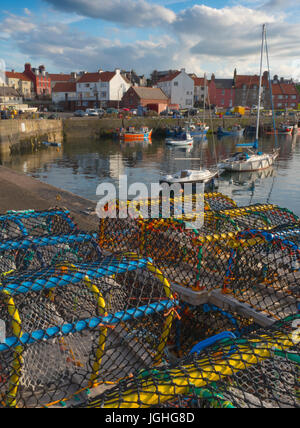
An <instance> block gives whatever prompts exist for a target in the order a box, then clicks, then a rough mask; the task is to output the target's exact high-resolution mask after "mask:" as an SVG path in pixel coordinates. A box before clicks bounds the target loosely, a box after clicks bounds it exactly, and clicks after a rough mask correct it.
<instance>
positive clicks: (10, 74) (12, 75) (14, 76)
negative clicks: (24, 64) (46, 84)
mask: <svg viewBox="0 0 300 428" xmlns="http://www.w3.org/2000/svg"><path fill="white" fill-rule="evenodd" d="M5 74H6V77H7V78H9V79H19V80H24V81H26V82H31V80H30V79H29V78H28V77H27V76H25V74H23V73H15V72H14V71H7V72H6V73H5Z"/></svg>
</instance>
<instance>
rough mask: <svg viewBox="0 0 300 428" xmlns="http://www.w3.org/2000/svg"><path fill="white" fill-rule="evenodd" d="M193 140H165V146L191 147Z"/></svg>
mask: <svg viewBox="0 0 300 428" xmlns="http://www.w3.org/2000/svg"><path fill="white" fill-rule="evenodd" d="M193 142H194V140H193V139H188V140H173V139H172V138H167V139H166V144H168V145H169V146H181V147H182V146H191V145H192V144H193Z"/></svg>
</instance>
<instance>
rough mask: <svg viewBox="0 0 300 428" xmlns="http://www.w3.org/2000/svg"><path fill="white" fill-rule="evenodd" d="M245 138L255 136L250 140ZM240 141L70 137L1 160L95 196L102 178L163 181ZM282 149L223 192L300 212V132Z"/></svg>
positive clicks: (269, 141)
mask: <svg viewBox="0 0 300 428" xmlns="http://www.w3.org/2000/svg"><path fill="white" fill-rule="evenodd" d="M245 140H246V141H251V137H249V139H245ZM238 142H241V141H240V140H239V139H237V138H236V137H228V136H226V137H222V138H220V139H218V138H217V137H214V138H212V137H211V136H209V137H208V138H207V139H204V140H199V141H195V142H194V144H193V146H192V147H188V148H186V147H181V148H180V147H176V148H174V147H168V146H167V145H166V144H165V142H164V140H153V141H152V144H149V143H144V142H138V143H125V144H124V143H120V142H119V141H114V140H104V141H98V142H96V141H89V140H85V141H78V140H76V141H74V142H68V143H67V144H65V145H64V146H63V147H62V148H61V149H59V150H58V149H56V148H47V149H43V150H41V151H38V152H34V153H29V154H22V155H15V156H13V157H10V156H5V157H4V158H2V164H3V165H5V166H8V167H10V168H12V169H15V170H18V171H22V172H25V173H26V174H30V175H32V176H34V177H36V178H38V179H40V180H41V181H44V182H46V183H49V184H52V185H54V186H57V187H62V188H64V189H65V190H68V191H71V192H73V193H75V194H78V195H80V196H83V197H85V198H87V199H90V200H93V201H96V200H97V196H96V188H97V186H98V185H99V184H100V183H101V182H103V181H104V182H105V181H106V182H111V183H114V184H116V185H117V184H118V177H119V175H123V174H125V175H127V176H128V185H130V184H132V183H134V182H142V183H145V184H146V185H147V186H148V188H149V189H150V184H151V183H158V182H159V179H160V178H161V175H166V174H172V173H175V172H176V171H178V170H181V169H185V168H187V169H198V168H200V166H201V165H202V166H203V167H211V166H214V165H215V164H216V163H217V162H218V161H220V160H222V159H225V158H228V157H229V155H231V154H232V153H235V152H237V151H238V150H243V149H242V148H239V149H237V148H236V144H237V143H238ZM278 144H279V145H280V148H281V152H280V156H279V159H278V162H277V163H276V164H275V165H274V167H273V168H271V169H270V170H265V171H260V172H258V173H243V174H241V173H232V174H224V175H222V177H221V178H220V180H219V183H218V185H219V191H221V192H223V193H225V194H227V195H228V196H230V197H233V198H234V199H235V200H236V201H237V203H238V204H239V205H246V204H249V203H265V202H270V203H275V204H278V205H280V206H284V207H287V208H289V209H291V210H293V211H294V212H295V213H296V214H298V215H300V192H299V179H300V137H299V136H298V137H297V136H291V135H282V136H279V137H278ZM274 146H275V138H274V136H267V137H266V138H262V139H261V140H260V150H263V151H271V150H272V149H273V148H274Z"/></svg>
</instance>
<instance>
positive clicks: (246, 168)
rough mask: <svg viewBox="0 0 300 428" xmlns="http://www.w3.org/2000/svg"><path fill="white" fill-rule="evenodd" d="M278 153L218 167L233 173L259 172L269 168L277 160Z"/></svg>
mask: <svg viewBox="0 0 300 428" xmlns="http://www.w3.org/2000/svg"><path fill="white" fill-rule="evenodd" d="M278 155H279V153H277V152H276V153H274V154H272V155H269V156H262V157H261V158H260V159H259V158H258V159H254V160H250V161H245V162H235V161H233V162H224V163H222V164H221V165H220V166H221V167H222V168H224V169H225V170H226V171H233V172H252V171H260V170H262V169H267V168H269V167H271V166H272V165H273V164H274V162H275V160H276V159H277V157H278Z"/></svg>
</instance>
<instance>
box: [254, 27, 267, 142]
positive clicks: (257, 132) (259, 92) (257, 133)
mask: <svg viewBox="0 0 300 428" xmlns="http://www.w3.org/2000/svg"><path fill="white" fill-rule="evenodd" d="M265 33H266V24H263V29H262V42H261V55H260V73H259V90H258V106H257V120H256V142H258V136H259V119H260V106H261V95H262V68H263V54H264V41H265Z"/></svg>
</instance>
